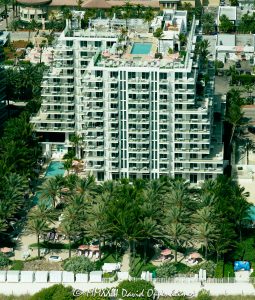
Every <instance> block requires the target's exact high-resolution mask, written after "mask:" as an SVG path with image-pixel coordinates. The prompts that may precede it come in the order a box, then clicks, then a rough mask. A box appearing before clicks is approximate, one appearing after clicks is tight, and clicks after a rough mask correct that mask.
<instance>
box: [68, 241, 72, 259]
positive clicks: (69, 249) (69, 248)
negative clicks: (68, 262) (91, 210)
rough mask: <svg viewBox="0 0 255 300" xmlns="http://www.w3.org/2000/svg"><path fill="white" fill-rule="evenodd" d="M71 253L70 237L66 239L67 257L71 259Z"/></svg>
mask: <svg viewBox="0 0 255 300" xmlns="http://www.w3.org/2000/svg"><path fill="white" fill-rule="evenodd" d="M71 256H72V251H71V237H70V236H69V237H68V257H69V258H71Z"/></svg>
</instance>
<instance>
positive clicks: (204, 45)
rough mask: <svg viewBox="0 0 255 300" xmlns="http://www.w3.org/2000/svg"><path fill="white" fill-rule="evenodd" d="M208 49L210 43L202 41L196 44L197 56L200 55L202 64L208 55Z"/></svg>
mask: <svg viewBox="0 0 255 300" xmlns="http://www.w3.org/2000/svg"><path fill="white" fill-rule="evenodd" d="M209 47H210V42H209V41H208V40H202V41H201V42H200V43H199V44H198V54H199V55H200V58H201V60H202V63H204V62H205V61H206V59H207V56H208V55H209V54H210V52H209V50H208V48H209Z"/></svg>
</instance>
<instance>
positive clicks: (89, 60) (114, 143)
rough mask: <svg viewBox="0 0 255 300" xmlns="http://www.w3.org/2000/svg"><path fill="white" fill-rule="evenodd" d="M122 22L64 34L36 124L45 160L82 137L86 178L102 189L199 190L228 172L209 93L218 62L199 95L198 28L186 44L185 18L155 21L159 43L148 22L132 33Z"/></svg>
mask: <svg viewBox="0 0 255 300" xmlns="http://www.w3.org/2000/svg"><path fill="white" fill-rule="evenodd" d="M122 21H123V20H116V24H114V23H112V22H109V21H108V20H105V21H103V20H94V21H93V26H92V25H91V27H90V28H88V29H87V30H80V29H78V26H77V22H76V23H75V22H72V23H69V24H68V26H67V27H66V29H65V31H64V32H63V33H62V34H61V36H60V38H59V40H58V43H57V45H56V47H55V54H54V63H53V65H52V68H51V70H50V71H49V72H47V73H46V74H45V76H44V81H43V84H42V86H43V90H42V97H43V103H42V107H41V110H40V111H39V113H38V114H37V115H36V116H35V117H33V118H32V123H33V124H34V126H35V129H36V131H37V132H38V135H39V136H40V137H41V141H42V145H43V149H44V154H45V155H47V156H52V155H54V156H61V155H63V154H64V153H65V152H67V151H68V149H69V147H71V146H72V145H71V143H70V142H69V138H70V135H72V134H76V135H79V136H81V137H82V139H83V141H82V143H81V145H79V151H78V153H77V155H78V156H79V157H80V158H82V159H83V161H84V170H85V171H86V172H87V173H90V174H94V175H95V176H96V179H97V180H98V181H102V180H107V179H117V178H123V177H128V178H151V179H153V178H159V177H160V176H165V175H169V176H173V177H182V178H184V179H187V180H189V181H190V182H191V183H199V182H202V181H204V180H205V179H209V178H215V177H216V176H217V175H218V174H222V173H223V144H222V124H221V121H220V120H219V119H217V118H214V115H215V113H221V112H222V109H223V107H222V105H221V103H217V100H216V99H215V98H214V95H213V93H214V64H213V63H212V64H211V65H210V67H209V69H208V71H207V72H208V75H209V80H208V82H207V83H205V82H203V84H204V92H203V94H202V95H201V94H200V95H199V96H198V95H196V83H197V76H198V72H199V65H198V62H197V60H196V58H195V56H194V49H195V43H196V35H195V22H193V24H192V27H191V30H190V32H189V33H187V44H186V46H184V45H182V44H181V42H180V41H179V40H178V36H179V34H180V33H184V34H186V30H187V24H186V15H185V13H184V12H183V11H182V12H180V11H173V10H166V11H164V13H163V17H159V18H158V19H157V20H154V21H153V23H152V24H154V25H153V26H154V29H156V28H157V26H163V29H164V35H163V39H162V40H158V39H156V38H155V37H154V36H153V34H152V33H150V32H149V31H150V30H149V28H148V27H147V28H146V26H147V25H146V24H145V23H144V22H143V21H142V20H136V21H134V22H130V23H129V25H128V26H129V30H128V33H127V34H126V33H125V31H123V30H121V29H120V28H119V29H118V27H117V24H120V22H122ZM97 22H98V24H97ZM102 22H105V24H104V25H102ZM139 22H140V23H139ZM169 48H171V51H169V50H168V49H169ZM158 51H159V52H161V53H162V58H161V59H158V58H155V57H158V54H157V52H158ZM216 119H217V120H218V121H217V120H216Z"/></svg>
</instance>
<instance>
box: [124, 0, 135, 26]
mask: <svg viewBox="0 0 255 300" xmlns="http://www.w3.org/2000/svg"><path fill="white" fill-rule="evenodd" d="M122 9H123V11H124V13H123V18H124V19H125V20H126V29H127V28H128V19H130V17H131V15H132V14H131V12H132V9H133V5H132V4H130V2H126V3H125V5H124V6H123V7H122Z"/></svg>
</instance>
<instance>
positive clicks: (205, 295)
mask: <svg viewBox="0 0 255 300" xmlns="http://www.w3.org/2000/svg"><path fill="white" fill-rule="evenodd" d="M211 299H212V296H211V295H210V293H209V292H208V291H206V290H201V291H199V293H198V294H197V297H196V300H211Z"/></svg>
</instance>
